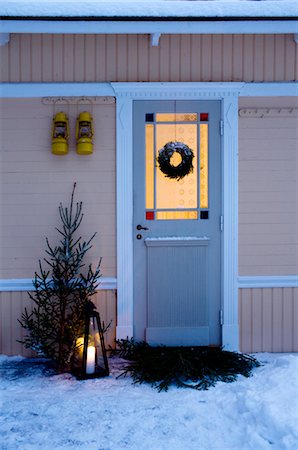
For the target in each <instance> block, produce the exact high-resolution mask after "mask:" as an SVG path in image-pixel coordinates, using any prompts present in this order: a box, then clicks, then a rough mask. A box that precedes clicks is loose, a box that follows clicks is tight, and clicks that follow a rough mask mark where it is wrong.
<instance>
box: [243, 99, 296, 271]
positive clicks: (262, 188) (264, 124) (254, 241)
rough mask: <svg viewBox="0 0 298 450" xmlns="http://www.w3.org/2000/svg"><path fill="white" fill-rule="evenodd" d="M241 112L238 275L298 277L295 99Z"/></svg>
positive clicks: (247, 105)
mask: <svg viewBox="0 0 298 450" xmlns="http://www.w3.org/2000/svg"><path fill="white" fill-rule="evenodd" d="M295 108H296V109H295ZM258 109H259V110H258ZM246 110H247V111H246ZM239 111H240V112H239V275H240V276H287V275H298V234H297V230H298V202H297V189H298V171H297V167H298V132H297V130H298V97H296V98H295V97H294V98H289V97H287V98H284V97H274V98H273V97H270V98H269V97H268V98H266V97H259V98H239ZM262 114H263V115H264V117H260V115H262Z"/></svg>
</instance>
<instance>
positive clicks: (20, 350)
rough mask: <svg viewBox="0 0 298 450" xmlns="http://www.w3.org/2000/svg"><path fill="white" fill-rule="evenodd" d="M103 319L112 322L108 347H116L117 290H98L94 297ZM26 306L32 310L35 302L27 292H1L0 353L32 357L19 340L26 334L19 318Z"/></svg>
mask: <svg viewBox="0 0 298 450" xmlns="http://www.w3.org/2000/svg"><path fill="white" fill-rule="evenodd" d="M93 301H94V303H95V305H96V307H97V310H98V312H99V313H100V317H101V320H102V321H103V322H104V323H105V324H106V325H108V324H109V323H111V326H110V327H109V329H108V331H107V332H106V334H105V344H106V347H108V346H109V345H110V346H112V347H114V339H115V329H116V293H115V291H112V290H111V291H98V292H97V293H96V295H95V298H94V299H93ZM25 307H26V308H27V311H28V312H30V311H32V307H33V302H32V300H30V298H29V296H28V294H27V292H0V354H6V355H22V356H27V357H31V356H34V353H33V352H32V351H31V350H28V349H25V348H24V346H23V345H22V344H21V343H19V342H17V341H18V340H22V339H23V338H24V336H25V335H26V333H27V332H26V330H25V329H23V328H22V327H21V326H20V324H19V322H18V319H20V318H21V315H22V312H23V311H24V309H25Z"/></svg>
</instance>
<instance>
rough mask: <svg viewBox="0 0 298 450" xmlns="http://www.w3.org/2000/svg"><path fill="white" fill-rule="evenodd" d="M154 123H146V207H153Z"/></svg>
mask: <svg viewBox="0 0 298 450" xmlns="http://www.w3.org/2000/svg"><path fill="white" fill-rule="evenodd" d="M154 166H155V160H154V125H151V124H150V125H149V124H147V125H146V209H153V208H154Z"/></svg>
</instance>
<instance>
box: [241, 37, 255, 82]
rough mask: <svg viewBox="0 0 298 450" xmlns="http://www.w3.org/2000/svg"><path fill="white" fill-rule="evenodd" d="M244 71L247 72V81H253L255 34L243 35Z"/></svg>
mask: <svg viewBox="0 0 298 450" xmlns="http://www.w3.org/2000/svg"><path fill="white" fill-rule="evenodd" d="M243 55H244V58H243V73H244V74H245V81H253V79H254V75H253V69H254V64H253V61H254V36H253V35H250V34H248V35H244V36H243Z"/></svg>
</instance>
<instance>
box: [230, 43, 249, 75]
mask: <svg viewBox="0 0 298 450" xmlns="http://www.w3.org/2000/svg"><path fill="white" fill-rule="evenodd" d="M243 39H244V37H243V36H242V35H241V36H235V35H234V36H233V41H232V57H233V66H232V68H233V79H234V81H241V80H243V79H244V78H245V77H244V74H243V63H244V59H245V57H246V55H243Z"/></svg>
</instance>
